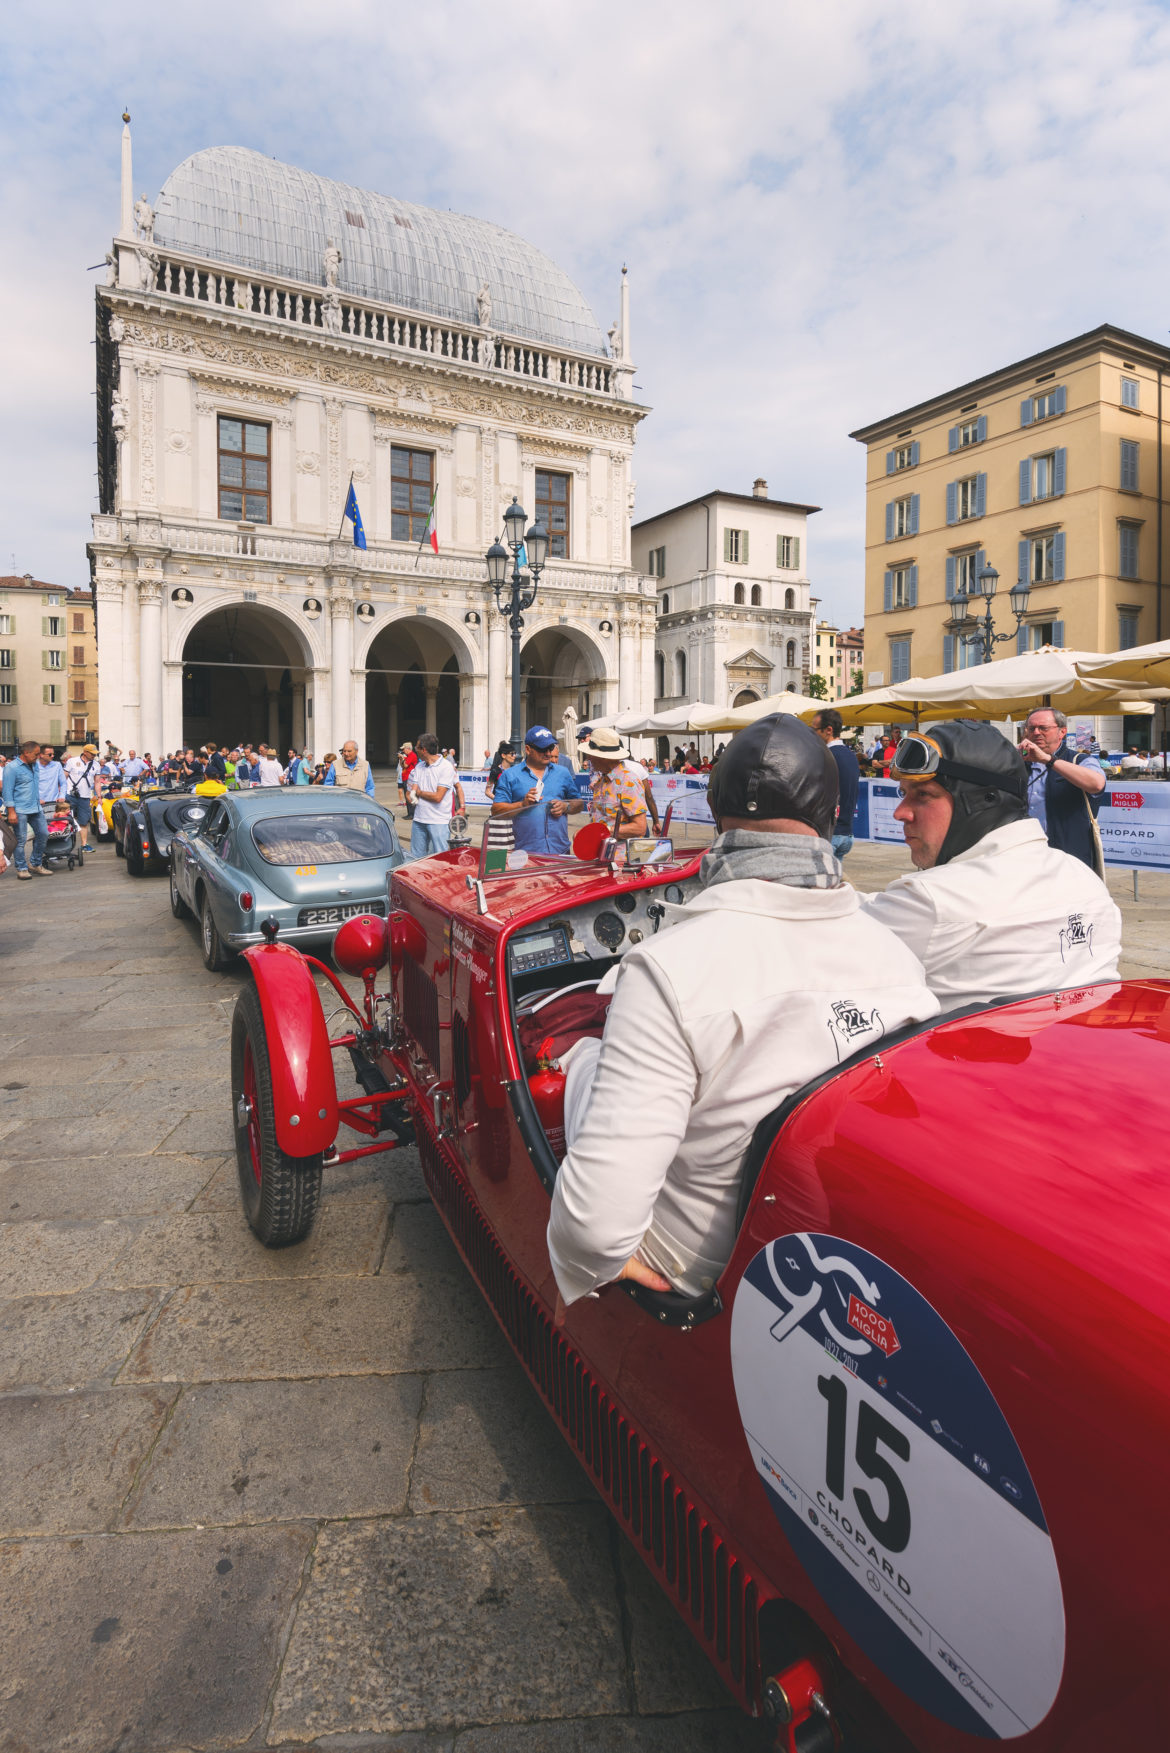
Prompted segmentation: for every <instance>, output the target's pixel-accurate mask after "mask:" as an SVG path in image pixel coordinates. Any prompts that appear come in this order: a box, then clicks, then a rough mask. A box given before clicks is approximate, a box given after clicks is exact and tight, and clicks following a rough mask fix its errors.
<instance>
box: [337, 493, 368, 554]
mask: <svg viewBox="0 0 1170 1753" xmlns="http://www.w3.org/2000/svg"><path fill="white" fill-rule="evenodd" d="M341 515H342V517H343V518H347V517H348V518H350V519H351V520H352V522H353V545H354V547H355V548H364V547H365V545H366V532H365V530H364V529H363V527H362V514H361V512H360V511H359V510H358V502H357V494H356V493H355V492H354V490H353V482H352V481H351V482H350V484H349V493H348V495H347V497H346V501H345V510H344V511H343V512H342V514H341Z"/></svg>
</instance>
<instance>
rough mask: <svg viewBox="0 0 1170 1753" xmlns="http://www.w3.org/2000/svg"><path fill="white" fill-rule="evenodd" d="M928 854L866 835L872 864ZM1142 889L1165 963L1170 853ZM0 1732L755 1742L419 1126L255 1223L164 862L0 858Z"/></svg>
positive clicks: (215, 1023)
mask: <svg viewBox="0 0 1170 1753" xmlns="http://www.w3.org/2000/svg"><path fill="white" fill-rule="evenodd" d="M902 868H905V855H904V853H902V852H901V851H899V850H898V849H896V848H892V849H889V848H876V847H859V848H858V849H857V850H856V851H855V852H854V853H853V855H852V856H851V858H850V860H849V865H848V869H849V874H850V876H851V877H852V878H853V880H854V881H855V882H857V883H858V884H859V885H860V886H862V887H875V886H878V885H879V884H880V883H882V882H885V881H888V880H889V878H890V876H892V875H894V874H895V873H896V871H897V870H899V869H902ZM1111 886H1112V887H1113V888H1114V891H1115V893H1117V894H1118V897H1119V899H1125V911H1126V938H1127V943H1128V946H1129V948H1128V957H1127V972H1131V973H1154V974H1168V973H1170V949H1168V948H1167V933H1166V925H1167V922H1168V920H1170V880H1167V879H1166V878H1164V877H1143V879H1142V898H1141V901H1140V902H1139V903H1138V904H1137V905H1136V906H1135V905H1134V903H1133V902H1132V900H1131V899H1127V897H1129V896H1130V895H1131V881H1130V878H1129V877H1128V875H1118V876H1114V877H1113V878H1112V879H1111ZM0 975H2V978H0V1043H2V1049H3V1050H2V1053H0V1159H2V1160H0V1456H2V1457H3V1465H2V1466H0V1579H2V1584H3V1586H2V1587H0V1747H2V1748H4V1749H5V1750H6V1753H91V1750H92V1753H105V1750H106V1749H112V1748H117V1749H118V1750H119V1753H166V1750H168V1749H180V1748H199V1749H203V1748H208V1749H210V1748H217V1749H220V1748H236V1747H248V1748H261V1747H270V1746H279V1745H283V1746H294V1747H297V1748H301V1747H305V1746H309V1745H318V1744H320V1745H322V1746H337V1747H343V1746H344V1747H347V1748H348V1747H353V1746H355V1745H361V1746H362V1747H371V1748H395V1749H402V1753H406V1750H408V1749H409V1750H410V1753H432V1750H436V1753H437V1750H438V1749H453V1750H457V1753H512V1750H516V1753H544V1750H546V1749H549V1750H552V1753H561V1750H570V1749H571V1750H573V1753H578V1750H579V1753H626V1750H641V1749H646V1750H648V1753H658V1750H660V1749H661V1753H667V1749H669V1750H670V1753H692V1750H693V1753H723V1750H727V1753H739V1750H740V1749H743V1750H745V1753H747V1750H752V1749H759V1748H761V1747H762V1746H763V1745H764V1744H765V1742H764V1738H763V1736H762V1731H761V1729H760V1727H759V1725H755V1724H751V1723H749V1722H747V1721H746V1720H745V1719H743V1718H742V1717H741V1716H740V1715H739V1714H738V1713H737V1712H736V1711H735V1710H734V1709H733V1708H732V1707H730V1706H729V1704H728V1702H727V1699H726V1695H725V1694H724V1693H723V1692H722V1690H721V1688H720V1686H719V1684H718V1682H717V1680H716V1679H715V1677H714V1675H713V1674H712V1673H711V1671H710V1670H709V1668H708V1667H707V1666H706V1663H705V1661H704V1659H703V1658H702V1656H701V1655H700V1654H699V1652H698V1650H697V1646H695V1645H693V1644H692V1642H691V1641H690V1638H689V1635H688V1634H687V1632H686V1631H685V1629H684V1628H683V1627H682V1625H681V1623H680V1622H679V1620H678V1619H677V1617H676V1615H675V1614H674V1612H673V1610H672V1609H671V1608H670V1607H669V1606H668V1605H667V1604H666V1602H665V1601H664V1600H663V1599H662V1598H661V1597H660V1596H659V1594H658V1592H657V1590H656V1588H655V1586H654V1584H653V1583H652V1582H651V1581H650V1580H649V1579H648V1578H647V1577H646V1575H645V1573H644V1572H643V1570H642V1568H641V1566H640V1564H639V1562H638V1560H637V1559H635V1558H633V1557H632V1556H631V1555H630V1554H629V1553H628V1552H627V1551H626V1549H625V1547H624V1544H623V1542H622V1541H621V1540H620V1539H619V1537H618V1535H617V1533H616V1531H615V1529H614V1527H613V1525H612V1523H611V1521H610V1519H609V1517H608V1515H607V1513H606V1511H605V1509H604V1508H603V1506H602V1505H601V1503H600V1502H599V1500H598V1499H597V1497H596V1496H595V1494H594V1493H593V1491H592V1489H591V1487H590V1485H589V1484H588V1482H587V1480H586V1477H585V1475H584V1474H583V1473H582V1471H581V1470H580V1468H579V1467H578V1465H577V1463H576V1462H575V1460H574V1459H573V1458H572V1456H571V1455H570V1454H569V1451H568V1450H567V1448H566V1447H565V1446H564V1444H563V1442H562V1439H561V1438H560V1436H559V1434H558V1433H557V1431H556V1430H555V1428H554V1426H553V1424H552V1423H551V1421H550V1420H549V1419H548V1417H547V1416H546V1414H545V1413H544V1411H543V1409H542V1408H541V1406H540V1405H539V1403H538V1401H537V1399H536V1397H535V1395H534V1394H533V1393H532V1391H531V1390H530V1389H529V1387H528V1386H527V1384H526V1381H525V1379H524V1378H523V1376H522V1374H521V1371H520V1370H519V1368H518V1366H517V1365H516V1364H515V1363H514V1362H513V1361H512V1359H511V1356H510V1354H509V1353H508V1351H507V1350H506V1348H505V1346H504V1344H503V1342H502V1340H501V1339H500V1338H499V1335H498V1333H497V1330H496V1328H495V1325H494V1322H493V1321H492V1319H491V1317H490V1316H489V1314H488V1312H487V1309H486V1307H485V1305H484V1304H483V1303H482V1302H481V1300H480V1299H479V1297H478V1294H477V1292H476V1291H475V1290H474V1288H473V1286H472V1284H471V1282H470V1280H469V1279H468V1277H467V1274H466V1273H465V1271H464V1270H463V1268H462V1266H461V1265H460V1263H459V1261H458V1260H457V1258H456V1256H455V1254H454V1251H453V1249H452V1248H451V1246H450V1245H449V1243H448V1241H447V1238H446V1235H445V1232H444V1231H443V1229H442V1226H441V1225H440V1223H439V1221H438V1219H437V1217H436V1215H435V1213H434V1211H433V1209H432V1207H431V1205H430V1202H429V1200H428V1198H427V1195H426V1191H425V1188H424V1186H423V1182H422V1179H421V1175H420V1173H419V1168H418V1163H417V1160H416V1158H415V1156H414V1154H413V1153H401V1154H398V1155H394V1156H390V1157H387V1158H385V1159H381V1160H380V1159H377V1158H374V1159H372V1160H371V1161H368V1162H366V1163H357V1164H351V1165H349V1166H348V1167H347V1168H346V1169H344V1170H338V1171H334V1172H333V1173H332V1174H330V1175H328V1176H327V1179H326V1191H325V1195H324V1199H323V1210H322V1215H321V1218H320V1220H319V1223H318V1226H317V1228H316V1230H315V1232H314V1234H313V1236H312V1237H311V1238H310V1239H309V1240H308V1241H307V1242H305V1243H303V1244H302V1245H301V1246H300V1247H298V1248H295V1249H289V1250H287V1251H284V1252H282V1253H275V1254H273V1253H267V1252H265V1251H264V1250H263V1249H262V1248H261V1247H260V1246H259V1244H258V1243H256V1242H255V1241H254V1239H253V1238H252V1237H251V1235H250V1233H249V1231H248V1230H247V1227H246V1225H245V1224H244V1221H243V1218H242V1216H241V1213H240V1208H239V1201H238V1197H237V1193H236V1187H235V1166H234V1158H233V1157H232V1155H231V1151H232V1135H231V1125H230V1113H229V1101H228V1095H227V1077H228V1061H227V1040H228V1031H229V1026H230V1018H231V1011H232V1006H233V1003H234V1000H235V995H236V992H237V991H238V989H239V986H240V983H241V980H242V978H243V975H242V973H241V972H240V971H239V970H234V971H232V972H229V973H227V974H223V975H210V974H208V973H206V972H205V970H204V969H203V967H202V964H201V961H200V958H199V950H198V944H197V941H196V935H195V931H194V928H193V926H192V925H191V924H190V923H179V922H177V921H175V920H173V919H172V918H171V915H170V910H169V906H168V899H167V885H166V883H165V881H163V880H162V879H161V878H154V879H146V880H142V881H135V880H133V879H131V878H130V877H128V876H127V875H126V873H125V871H124V869H123V866H122V865H121V864H120V863H118V862H116V861H115V859H114V856H113V853H112V852H111V851H109V850H102V851H100V852H98V853H96V854H95V855H94V856H93V857H92V858H91V860H90V861H89V863H88V864H87V866H86V868H85V870H84V871H79V872H74V873H72V874H69V873H67V872H65V871H61V872H60V873H59V874H58V875H57V876H55V877H54V878H53V880H52V881H51V882H50V883H49V885H48V887H47V889H46V886H45V884H44V883H35V884H20V885H18V884H17V883H16V882H15V880H14V878H13V877H12V876H11V875H9V876H8V877H5V878H4V880H3V883H2V884H0Z"/></svg>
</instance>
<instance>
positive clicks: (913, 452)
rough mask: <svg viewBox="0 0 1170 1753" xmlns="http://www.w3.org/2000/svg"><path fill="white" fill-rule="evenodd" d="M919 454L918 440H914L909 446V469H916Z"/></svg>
mask: <svg viewBox="0 0 1170 1753" xmlns="http://www.w3.org/2000/svg"><path fill="white" fill-rule="evenodd" d="M920 454H921V452H920V448H919V444H918V440H917V439H915V440H914V443H913V444H912V445H911V446H910V467H911V468H912V469H916V468H917V467H918V458H919V456H920Z"/></svg>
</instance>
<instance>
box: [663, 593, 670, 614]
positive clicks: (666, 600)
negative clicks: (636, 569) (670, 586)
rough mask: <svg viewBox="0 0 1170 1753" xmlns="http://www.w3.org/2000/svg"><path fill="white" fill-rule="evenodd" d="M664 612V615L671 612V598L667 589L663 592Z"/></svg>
mask: <svg viewBox="0 0 1170 1753" xmlns="http://www.w3.org/2000/svg"><path fill="white" fill-rule="evenodd" d="M662 613H663V614H664V615H669V613H670V598H669V597H668V596H667V594H666V592H665V591H663V593H662Z"/></svg>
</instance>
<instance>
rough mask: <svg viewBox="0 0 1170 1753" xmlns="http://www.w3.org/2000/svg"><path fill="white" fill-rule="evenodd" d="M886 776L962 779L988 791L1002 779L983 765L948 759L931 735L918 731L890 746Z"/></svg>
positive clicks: (996, 789)
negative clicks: (894, 747)
mask: <svg viewBox="0 0 1170 1753" xmlns="http://www.w3.org/2000/svg"><path fill="white" fill-rule="evenodd" d="M890 777H891V778H892V779H904V780H909V781H910V782H914V781H915V780H917V781H922V780H926V779H937V780H939V781H940V782H943V783H945V781H946V780H948V779H965V780H966V781H967V783H968V784H969V785H980V786H986V787H988V788H989V789H990V790H992V791H999V790H1000V788H1001V787H1002V786H1003V783H1004V779H1003V775H1002V774H1000V773H992V772H990V771H989V770H988V769H987V768H986V767H968V766H967V764H966V763H965V762H963V761H952V760H951V759H950V757H949V756H948V755H944V754H943V752H942V750H941V749H940V748H939V746H938V744H937V743H936V742H935V741H934V738H933V737H928V736H923V735H921V734H919V733H918V732H915V733H914V734H913V735H911V736H904V737H903V738H902V740H901V742H900V743H899V744H898V746H897V748H896V749H895V750H894V757H893V760H892V761H891V762H890Z"/></svg>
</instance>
